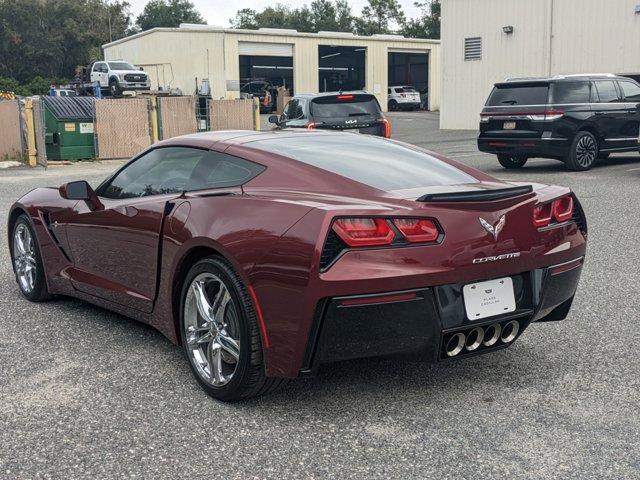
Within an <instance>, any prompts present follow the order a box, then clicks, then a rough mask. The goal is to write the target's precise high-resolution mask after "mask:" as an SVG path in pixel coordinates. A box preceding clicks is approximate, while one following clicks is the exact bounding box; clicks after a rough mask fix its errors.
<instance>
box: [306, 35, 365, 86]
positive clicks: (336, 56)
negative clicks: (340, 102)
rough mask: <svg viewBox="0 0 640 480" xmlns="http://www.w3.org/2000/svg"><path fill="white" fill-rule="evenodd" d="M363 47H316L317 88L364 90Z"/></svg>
mask: <svg viewBox="0 0 640 480" xmlns="http://www.w3.org/2000/svg"><path fill="white" fill-rule="evenodd" d="M365 58H366V48H365V47H334V46H330V45H320V46H319V47H318V66H319V80H320V81H319V88H320V91H321V92H337V91H340V90H344V91H346V90H364V88H365Z"/></svg>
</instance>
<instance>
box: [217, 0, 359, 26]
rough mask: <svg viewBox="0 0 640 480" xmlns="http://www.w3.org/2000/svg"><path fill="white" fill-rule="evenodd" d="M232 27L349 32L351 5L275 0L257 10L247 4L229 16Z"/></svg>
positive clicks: (320, 0) (341, 1)
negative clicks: (291, 3) (289, 3)
mask: <svg viewBox="0 0 640 480" xmlns="http://www.w3.org/2000/svg"><path fill="white" fill-rule="evenodd" d="M230 22H231V25H232V26H233V27H234V28H243V29H252V30H253V29H257V28H291V29H295V30H297V31H299V32H318V31H320V30H334V31H340V32H350V31H352V30H353V17H352V16H351V8H350V7H349V4H348V3H347V2H346V0H336V1H333V2H332V1H330V0H314V1H313V2H311V6H310V7H308V6H306V5H303V6H302V7H298V8H290V7H288V6H286V5H282V4H279V3H278V4H276V5H275V6H274V7H266V8H265V9H264V10H262V11H261V12H257V11H256V10H253V9H251V8H243V9H242V10H238V12H237V13H236V16H235V17H234V18H232V19H231V20H230Z"/></svg>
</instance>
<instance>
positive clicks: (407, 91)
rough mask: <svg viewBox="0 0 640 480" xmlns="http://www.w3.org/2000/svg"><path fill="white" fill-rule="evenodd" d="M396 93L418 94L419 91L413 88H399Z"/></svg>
mask: <svg viewBox="0 0 640 480" xmlns="http://www.w3.org/2000/svg"><path fill="white" fill-rule="evenodd" d="M396 92H398V93H413V92H417V90H416V89H415V88H413V87H399V88H396Z"/></svg>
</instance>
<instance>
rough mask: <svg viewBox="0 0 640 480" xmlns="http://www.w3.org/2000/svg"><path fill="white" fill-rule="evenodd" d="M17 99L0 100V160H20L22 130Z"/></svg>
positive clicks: (21, 154) (21, 153) (21, 155)
mask: <svg viewBox="0 0 640 480" xmlns="http://www.w3.org/2000/svg"><path fill="white" fill-rule="evenodd" d="M20 123H21V121H20V105H19V104H18V100H0V160H18V161H22V157H23V148H22V130H21V126H20Z"/></svg>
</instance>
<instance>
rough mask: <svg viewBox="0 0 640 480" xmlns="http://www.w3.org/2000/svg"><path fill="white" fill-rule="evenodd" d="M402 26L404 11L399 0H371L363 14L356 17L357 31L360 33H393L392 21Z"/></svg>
mask: <svg viewBox="0 0 640 480" xmlns="http://www.w3.org/2000/svg"><path fill="white" fill-rule="evenodd" d="M391 22H395V23H396V24H397V25H399V26H402V25H404V23H405V16H404V12H403V11H402V7H401V6H400V4H399V3H398V0H369V5H367V6H365V7H364V8H363V9H362V16H361V17H360V18H358V19H356V31H357V33H358V34H359V35H373V34H376V33H393V32H392V30H391V29H390V23H391Z"/></svg>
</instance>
